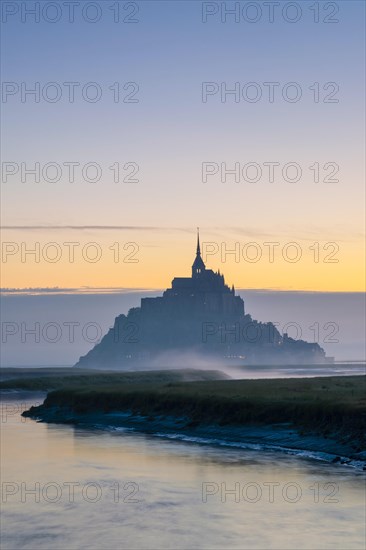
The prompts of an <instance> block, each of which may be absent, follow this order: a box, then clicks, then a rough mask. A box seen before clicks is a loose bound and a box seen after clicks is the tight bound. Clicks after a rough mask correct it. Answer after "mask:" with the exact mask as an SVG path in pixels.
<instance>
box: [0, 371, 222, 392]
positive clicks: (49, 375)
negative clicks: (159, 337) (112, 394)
mask: <svg viewBox="0 0 366 550" xmlns="http://www.w3.org/2000/svg"><path fill="white" fill-rule="evenodd" d="M1 375H2V376H3V380H2V381H1V382H0V389H1V390H13V389H17V390H31V391H49V390H56V389H64V388H67V389H76V390H79V389H81V388H83V389H85V388H90V389H99V388H103V387H109V388H116V389H117V391H120V389H121V388H124V387H125V386H126V385H129V384H142V383H144V384H155V385H156V384H158V385H163V384H167V383H169V382H183V381H187V382H193V381H207V380H222V379H226V378H228V377H227V376H226V375H225V374H224V373H222V372H220V371H215V370H197V369H180V370H161V371H145V372H144V371H141V372H116V371H97V370H84V369H71V368H69V369H65V368H60V369H59V368H49V369H1Z"/></svg>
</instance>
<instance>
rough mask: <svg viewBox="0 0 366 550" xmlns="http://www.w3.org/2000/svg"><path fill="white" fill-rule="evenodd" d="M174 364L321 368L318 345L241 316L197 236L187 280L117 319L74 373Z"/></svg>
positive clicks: (175, 282)
mask: <svg viewBox="0 0 366 550" xmlns="http://www.w3.org/2000/svg"><path fill="white" fill-rule="evenodd" d="M177 358H178V361H179V360H180V361H181V365H184V364H187V361H191V363H194V362H197V364H198V365H199V364H200V361H201V360H204V361H206V362H207V364H209V363H210V361H212V362H214V361H217V360H220V361H222V362H224V363H226V364H232V365H256V364H258V365H260V364H261V365H263V364H274V365H275V364H282V365H283V364H320V363H324V362H326V357H325V352H324V350H323V349H322V348H321V347H320V346H319V345H318V344H317V343H309V342H305V341H304V340H294V339H293V338H290V337H289V336H288V335H287V334H283V335H281V334H280V332H279V331H278V330H277V328H276V327H275V325H274V324H273V323H271V322H267V323H262V322H259V321H256V320H254V319H253V318H252V317H251V315H250V314H249V313H246V312H245V308H244V301H243V299H242V298H241V297H240V296H238V295H237V294H236V293H235V288H234V286H232V287H231V288H230V287H229V286H228V285H227V284H226V283H225V278H224V276H223V275H222V274H221V273H220V271H218V272H214V271H213V270H211V269H207V268H206V266H205V263H204V261H203V259H202V256H201V247H200V240H199V234H198V235H197V249H196V257H195V259H194V262H193V265H192V274H191V277H175V278H174V279H173V281H172V286H171V288H168V289H167V290H166V291H165V292H164V293H163V295H162V296H161V297H157V298H143V299H142V300H141V306H140V307H135V308H132V309H130V310H129V312H128V314H127V315H124V314H121V315H119V316H118V317H116V319H115V321H114V326H113V327H112V328H111V329H110V330H109V331H108V333H107V334H106V335H105V336H104V337H103V338H102V340H101V341H100V342H99V343H98V344H96V345H95V346H94V348H93V349H91V350H90V351H89V352H88V353H87V354H86V355H84V356H83V357H80V359H79V361H78V362H77V364H76V367H82V368H97V369H100V368H107V369H108V368H109V369H110V368H112V369H115V368H117V369H123V370H131V369H135V368H144V367H149V368H150V367H156V368H161V367H162V366H171V365H172V364H174V363H175V364H177ZM179 358H180V359H179ZM178 364H179V363H178ZM192 366H193V365H192Z"/></svg>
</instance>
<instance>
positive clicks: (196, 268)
mask: <svg viewBox="0 0 366 550" xmlns="http://www.w3.org/2000/svg"><path fill="white" fill-rule="evenodd" d="M205 270H206V266H205V264H204V263H203V260H202V258H201V246H200V230H199V227H197V250H196V258H195V260H194V262H193V265H192V277H198V276H199V275H200V274H201V273H203V272H204V271H205Z"/></svg>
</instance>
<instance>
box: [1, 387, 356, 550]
mask: <svg viewBox="0 0 366 550" xmlns="http://www.w3.org/2000/svg"><path fill="white" fill-rule="evenodd" d="M37 401H38V402H39V397H37V398H35V397H29V396H27V397H26V398H25V397H24V396H22V399H21V403H22V404H23V405H25V406H27V407H28V406H30V405H31V404H33V403H35V402H37ZM19 402H20V401H19ZM16 403H17V401H16V399H14V398H13V399H12V400H10V399H9V398H5V400H3V401H2V413H3V414H2V423H1V428H2V429H1V443H2V446H1V449H2V451H1V466H2V513H3V519H2V548H3V549H4V550H10V549H11V550H13V549H15V548H17V549H19V548H25V549H32V550H34V549H52V548H54V549H57V550H61V549H62V550H64V549H65V550H67V549H72V550H76V549H82V548H83V549H84V548H90V549H98V550H99V549H110V550H114V549H117V548H118V549H155V548H156V549H158V548H176V549H195V548H207V549H209V548H210V549H211V548H220V549H222V548H228V549H230V548H233V549H234V548H243V549H246V548H248V549H257V548H258V549H263V548H270V549H281V550H282V549H287V548H291V549H292V548H298V549H308V548H316V549H331V548H332V549H333V548H342V549H344V548H348V549H352V548H355V549H356V548H364V544H365V538H364V513H365V505H364V502H365V501H364V489H365V486H364V480H365V476H364V474H363V473H362V472H358V471H356V470H353V469H351V468H349V467H347V466H340V465H331V464H327V463H323V462H319V461H315V460H310V459H302V458H298V457H294V456H289V455H286V454H284V453H278V452H274V451H271V452H269V451H268V452H263V451H261V452H258V451H254V450H243V449H230V448H216V447H211V446H207V445H198V444H189V443H186V442H178V441H171V440H167V439H162V438H158V437H154V436H147V435H144V434H141V433H133V432H130V431H128V430H123V429H121V430H118V431H113V432H109V431H106V430H104V431H102V430H97V429H83V428H80V427H72V426H62V425H52V424H43V423H37V422H35V421H33V420H30V419H27V420H25V419H22V418H21V416H20V413H19V411H17V410H16V406H15V407H14V404H16ZM19 410H20V407H19ZM4 411H5V413H4Z"/></svg>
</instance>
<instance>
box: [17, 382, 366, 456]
mask: <svg viewBox="0 0 366 550" xmlns="http://www.w3.org/2000/svg"><path fill="white" fill-rule="evenodd" d="M23 414H24V416H29V417H31V418H35V419H38V420H41V421H46V422H60V423H73V424H80V423H83V424H89V425H96V424H97V425H99V426H104V427H106V426H109V427H111V428H112V429H113V428H118V427H130V428H132V429H138V430H141V431H145V432H149V433H159V434H160V435H164V434H165V435H166V436H167V437H174V438H177V439H179V438H183V439H184V438H185V439H186V438H189V439H192V440H195V439H197V441H198V442H210V441H216V442H221V443H223V442H226V443H227V444H234V443H236V444H242V445H248V444H257V443H261V444H265V445H266V446H273V447H281V448H286V449H298V450H301V449H303V450H306V451H314V452H316V453H320V454H323V455H324V456H323V458H324V457H325V458H326V459H328V460H333V461H343V462H344V461H346V460H347V459H352V460H356V461H357V460H359V461H363V460H365V458H366V441H365V430H366V377H364V376H351V377H327V378H311V379H309V378H307V379H298V378H297V379H275V380H208V379H206V380H204V381H198V382H197V381H191V382H183V381H169V382H167V381H166V380H165V381H164V379H161V377H160V380H157V379H155V380H154V379H153V378H151V374H148V373H146V378H145V380H144V376H143V375H142V374H141V373H139V382H138V383H131V382H130V383H126V382H123V381H120V382H119V383H117V381H116V380H115V381H114V384H113V385H108V383H107V381H106V382H105V384H104V385H103V384H101V385H99V387H97V386H95V385H93V384H87V383H85V384H84V385H83V386H79V387H76V386H75V381H73V384H72V386H70V387H64V388H62V389H58V390H55V391H51V392H50V393H48V395H47V398H46V399H45V401H44V403H43V404H42V405H41V406H38V407H32V408H31V409H30V410H29V411H26V412H25V413H23Z"/></svg>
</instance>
